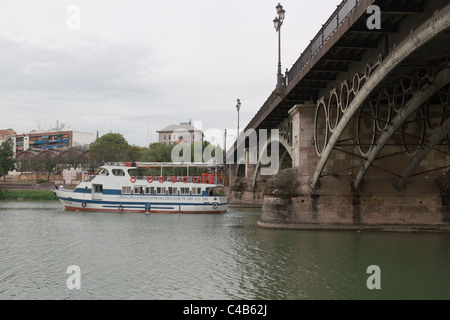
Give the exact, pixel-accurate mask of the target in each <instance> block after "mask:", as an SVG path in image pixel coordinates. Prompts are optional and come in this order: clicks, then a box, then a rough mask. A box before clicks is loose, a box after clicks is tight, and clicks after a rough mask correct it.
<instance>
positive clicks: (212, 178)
mask: <svg viewBox="0 0 450 320" xmlns="http://www.w3.org/2000/svg"><path fill="white" fill-rule="evenodd" d="M96 176H97V175H93V174H83V176H82V181H83V182H91V181H92V180H93V179H94V178H95V177H96ZM137 181H141V182H148V183H151V182H153V181H155V182H158V181H159V182H161V183H162V182H172V183H176V182H182V183H202V184H219V185H222V184H223V182H224V176H222V175H221V174H214V173H202V174H201V175H197V176H180V175H153V176H132V177H131V182H133V183H135V182H137Z"/></svg>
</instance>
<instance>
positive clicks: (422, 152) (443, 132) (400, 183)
mask: <svg viewBox="0 0 450 320" xmlns="http://www.w3.org/2000/svg"><path fill="white" fill-rule="evenodd" d="M449 133H450V119H447V121H445V122H444V124H443V125H442V126H440V127H439V129H437V130H436V132H435V133H434V134H433V135H432V136H431V138H430V142H428V144H427V145H426V146H424V147H422V148H420V149H419V150H418V151H417V153H416V154H415V155H414V158H413V159H412V160H411V162H410V163H409V165H408V166H407V167H406V168H405V170H404V171H403V173H402V176H401V177H400V178H399V179H397V180H396V181H395V188H396V189H397V190H403V189H404V188H405V187H406V182H407V180H408V178H409V177H410V176H411V174H412V173H413V171H414V170H415V169H416V168H417V167H418V166H419V164H420V163H421V162H422V160H423V159H424V158H425V157H426V156H427V155H428V153H430V151H431V150H432V149H433V148H434V147H435V146H436V145H437V144H438V143H439V142H440V141H441V140H442V139H444V138H445V137H446V136H447V135H448V134H449Z"/></svg>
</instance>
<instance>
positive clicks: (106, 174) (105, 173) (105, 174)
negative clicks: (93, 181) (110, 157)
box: [98, 169, 109, 176]
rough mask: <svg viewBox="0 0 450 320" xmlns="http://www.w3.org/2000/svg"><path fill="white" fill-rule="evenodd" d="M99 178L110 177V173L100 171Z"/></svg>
mask: <svg viewBox="0 0 450 320" xmlns="http://www.w3.org/2000/svg"><path fill="white" fill-rule="evenodd" d="M98 175H99V176H109V172H108V170H106V169H103V170H102V171H100V173H99V174H98Z"/></svg>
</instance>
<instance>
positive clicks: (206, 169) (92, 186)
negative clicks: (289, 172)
mask: <svg viewBox="0 0 450 320" xmlns="http://www.w3.org/2000/svg"><path fill="white" fill-rule="evenodd" d="M170 168H171V169H170ZM101 169H102V170H101V171H100V173H99V174H98V175H95V176H92V175H83V179H82V180H83V181H82V182H80V183H79V184H78V185H77V186H76V188H75V189H74V190H67V189H59V190H57V189H55V190H53V192H54V193H55V195H56V196H57V197H58V199H59V200H60V201H61V202H62V203H63V205H64V206H65V208H66V210H72V211H76V210H79V211H103V212H105V211H106V212H140V213H225V212H226V211H227V207H228V201H227V197H226V196H225V195H224V194H223V186H224V185H223V174H224V173H223V171H222V170H223V168H222V166H219V165H215V164H206V163H144V162H133V163H131V162H125V163H109V164H106V165H104V166H102V167H101ZM155 171H157V174H156V175H155V174H152V173H155ZM167 171H171V175H167V174H165V173H167ZM180 172H181V173H182V174H181V175H178V174H177V173H180ZM218 189H219V190H218Z"/></svg>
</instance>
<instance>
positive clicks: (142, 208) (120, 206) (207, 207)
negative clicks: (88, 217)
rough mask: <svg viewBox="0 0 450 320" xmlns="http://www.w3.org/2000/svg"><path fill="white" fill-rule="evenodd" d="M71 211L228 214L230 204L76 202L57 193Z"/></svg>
mask: <svg viewBox="0 0 450 320" xmlns="http://www.w3.org/2000/svg"><path fill="white" fill-rule="evenodd" d="M54 192H55V195H56V196H57V197H58V198H59V200H60V201H61V202H62V204H63V205H64V207H65V209H66V210H68V211H90V212H116V213H185V214H202V213H208V214H211V213H218V214H220V213H225V212H227V207H228V202H227V199H226V197H224V196H211V197H204V196H199V197H151V196H148V197H145V196H136V197H134V198H133V197H130V196H127V197H123V198H121V197H120V196H119V197H104V198H103V199H87V197H79V198H74V197H75V196H77V194H73V193H72V192H71V191H68V190H57V191H54Z"/></svg>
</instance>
